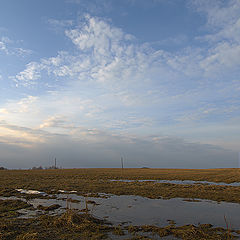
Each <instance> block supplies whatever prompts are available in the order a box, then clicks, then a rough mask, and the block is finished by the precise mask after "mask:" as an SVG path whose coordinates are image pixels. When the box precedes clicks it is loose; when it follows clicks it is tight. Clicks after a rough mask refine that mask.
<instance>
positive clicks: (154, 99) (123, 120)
mask: <svg viewBox="0 0 240 240" xmlns="http://www.w3.org/2000/svg"><path fill="white" fill-rule="evenodd" d="M239 151H240V1H239V0H171V1H169V0H101V1H99V0H51V1H48V0H41V1H40V0H36V1H32V0H21V1H19V0H2V1H1V7H0V166H3V167H7V168H23V169H24V168H31V167H33V166H40V165H41V166H50V165H53V164H54V158H57V163H58V166H61V167H64V168H81V167H83V168H85V167H121V162H120V159H121V157H123V158H124V165H125V167H157V168H222V167H239V161H238V156H240V155H239Z"/></svg>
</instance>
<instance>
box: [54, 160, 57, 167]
mask: <svg viewBox="0 0 240 240" xmlns="http://www.w3.org/2000/svg"><path fill="white" fill-rule="evenodd" d="M54 168H55V169H57V158H55V162H54Z"/></svg>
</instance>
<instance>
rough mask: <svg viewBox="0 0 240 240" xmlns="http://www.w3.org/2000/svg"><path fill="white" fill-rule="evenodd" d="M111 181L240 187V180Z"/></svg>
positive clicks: (116, 180)
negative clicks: (229, 181) (228, 181)
mask: <svg viewBox="0 0 240 240" xmlns="http://www.w3.org/2000/svg"><path fill="white" fill-rule="evenodd" d="M110 181H111V182H154V183H172V184H187V185H189V184H190V185H192V184H208V185H223V186H233V187H239V186H240V182H233V183H224V182H208V181H192V180H151V179H145V180H129V179H112V180H110Z"/></svg>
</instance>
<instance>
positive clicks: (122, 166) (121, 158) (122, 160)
mask: <svg viewBox="0 0 240 240" xmlns="http://www.w3.org/2000/svg"><path fill="white" fill-rule="evenodd" d="M121 164H122V170H123V157H121Z"/></svg>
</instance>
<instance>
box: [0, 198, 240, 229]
mask: <svg viewBox="0 0 240 240" xmlns="http://www.w3.org/2000/svg"><path fill="white" fill-rule="evenodd" d="M56 197H57V199H38V198H36V199H30V200H28V201H27V202H28V203H30V204H32V205H33V207H34V208H35V209H36V210H35V211H34V210H33V209H30V210H28V209H23V210H19V212H20V213H22V214H23V215H22V216H20V217H23V218H29V217H35V216H37V215H41V214H43V213H44V211H41V210H37V207H38V206H39V205H42V206H44V207H47V206H51V205H53V204H59V205H60V206H61V207H60V208H58V209H56V210H54V211H49V212H48V214H50V215H57V214H61V213H63V212H64V211H65V210H66V208H67V207H68V208H71V209H78V210H83V209H85V206H86V201H88V202H89V203H88V209H89V210H90V213H91V214H92V215H93V216H95V217H97V218H102V219H106V220H108V221H110V222H111V223H113V224H114V225H118V224H122V225H129V224H132V225H146V224H147V225H156V226H159V227H164V226H166V225H168V223H169V220H173V221H174V222H175V223H176V225H177V226H182V225H186V224H194V225H198V224H203V223H210V224H212V225H213V226H214V227H224V228H226V222H225V220H224V216H225V217H226V219H227V222H228V224H229V226H231V228H232V229H240V222H239V216H240V205H239V204H237V203H227V202H221V203H217V202H214V201H209V200H199V199H195V200H199V201H194V202H188V201H184V200H186V199H182V198H173V199H167V200H165V199H149V198H145V197H141V196H133V195H121V196H117V195H112V194H110V195H108V198H106V197H105V198H99V197H98V198H95V197H88V198H85V197H83V196H78V195H76V194H67V195H66V194H57V195H56ZM70 198H71V199H72V201H73V202H71V200H69V199H70ZM0 199H21V200H23V198H13V197H10V198H7V197H5V198H3V197H2V198H0ZM67 199H68V201H67ZM25 201H26V200H25Z"/></svg>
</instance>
